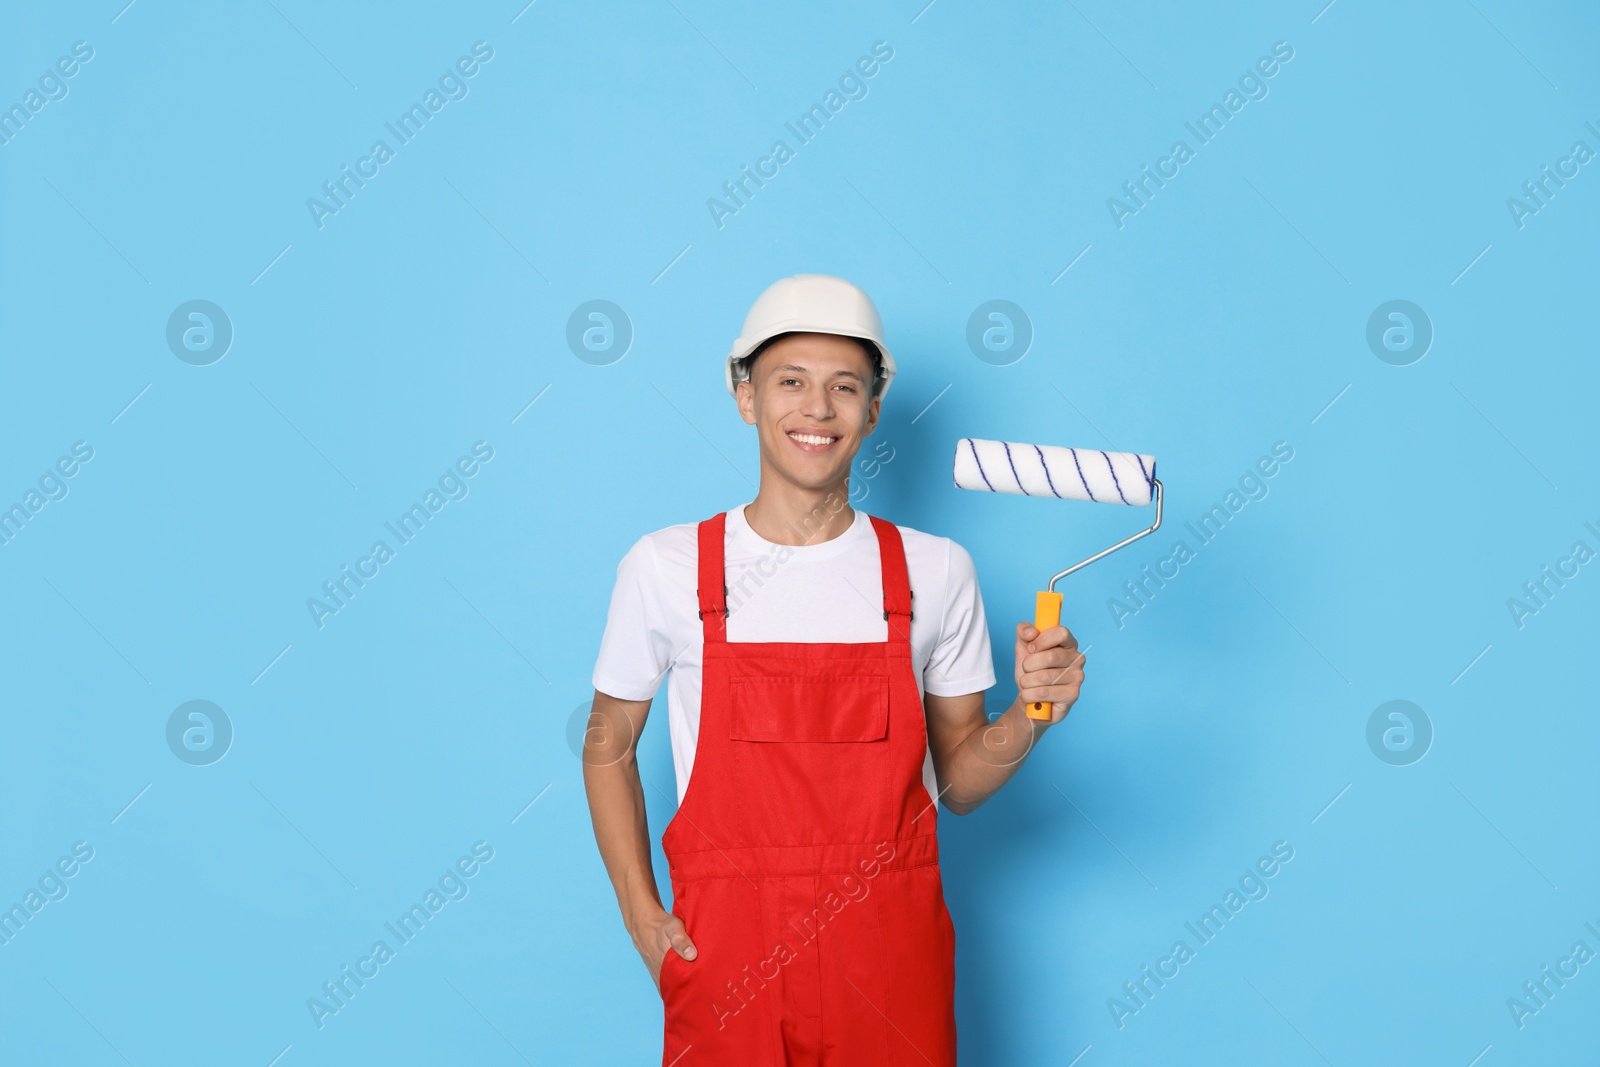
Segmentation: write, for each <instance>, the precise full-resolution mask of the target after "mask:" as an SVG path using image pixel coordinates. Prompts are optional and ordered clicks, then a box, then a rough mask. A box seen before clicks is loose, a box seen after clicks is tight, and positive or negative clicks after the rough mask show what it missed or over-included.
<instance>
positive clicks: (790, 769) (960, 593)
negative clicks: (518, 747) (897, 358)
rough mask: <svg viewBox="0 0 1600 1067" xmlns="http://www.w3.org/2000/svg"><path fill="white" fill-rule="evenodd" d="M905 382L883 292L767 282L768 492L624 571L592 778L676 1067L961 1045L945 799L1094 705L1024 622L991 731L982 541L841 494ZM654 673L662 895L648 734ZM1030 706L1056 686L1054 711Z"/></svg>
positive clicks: (742, 372) (607, 643)
mask: <svg viewBox="0 0 1600 1067" xmlns="http://www.w3.org/2000/svg"><path fill="white" fill-rule="evenodd" d="M894 374H895V362H894V358H893V357H892V356H891V355H890V354H889V350H888V348H887V346H886V345H885V344H884V342H883V331H882V326H881V324H880V321H879V318H878V313H877V310H876V308H874V307H873V305H872V302H871V301H870V300H869V299H868V298H867V295H866V294H865V293H863V292H862V291H861V290H859V289H857V288H856V287H855V286H854V285H851V284H850V283H849V282H847V281H844V280H843V279H840V278H832V277H827V276H823V275H811V274H802V275H797V276H795V277H792V278H784V279H782V280H781V281H779V282H777V283H775V284H774V285H773V286H772V287H771V288H769V289H768V290H767V291H766V292H765V293H763V294H762V295H761V296H760V297H759V298H758V299H757V300H756V302H755V304H754V305H753V306H752V307H751V309H750V313H749V315H748V316H747V317H746V319H745V324H744V330H743V332H742V335H741V336H740V337H739V339H738V340H737V341H735V342H734V345H733V349H732V351H731V352H730V353H729V354H728V358H727V364H726V381H727V386H728V391H729V392H730V393H732V394H733V396H734V398H735V399H736V400H737V401H738V405H739V414H740V415H741V416H742V417H743V418H744V421H745V422H746V423H749V424H750V425H752V426H754V427H755V428H756V436H757V440H758V441H759V444H760V453H761V485H760V489H759V490H758V492H757V493H756V497H755V500H754V501H752V502H751V503H749V504H747V505H745V506H744V507H742V508H737V509H734V510H733V511H730V512H725V513H723V514H721V515H717V516H714V517H713V518H710V519H707V520H706V521H704V522H701V523H698V524H692V525H683V526H672V527H668V528H667V529H665V530H660V531H658V532H656V533H653V534H650V535H648V536H646V537H644V538H642V539H641V540H640V541H639V542H638V543H637V544H635V545H634V546H633V548H632V549H631V550H630V551H629V552H628V555H627V556H626V558H624V559H623V561H622V564H621V566H619V567H618V570H617V585H616V589H615V591H614V592H613V594H612V600H611V609H610V613H609V615H608V618H607V621H606V631H605V637H604V639H603V641H602V644H601V649H600V657H599V661H598V663H597V664H596V666H595V671H594V687H595V695H594V706H593V711H592V713H591V718H590V729H589V734H588V740H587V741H586V744H585V753H584V785H585V789H586V790H587V793H588V797H589V809H590V813H591V816H592V818H593V821H594V829H595V839H596V841H597V842H598V844H599V847H600V854H601V856H602V858H603V859H604V860H605V865H606V870H607V871H608V872H609V874H610V876H611V881H612V884H613V886H614V887H615V889H616V893H617V901H618V903H619V905H620V906H621V909H622V915H623V920H624V922H625V924H626V926H627V929H628V932H629V934H630V935H631V936H632V938H633V944H634V947H635V948H636V949H638V952H639V955H640V956H641V957H642V958H643V959H644V963H645V966H646V968H648V970H649V972H650V975H651V978H652V979H654V980H655V981H656V983H657V985H658V987H659V988H660V990H661V995H662V998H663V1001H664V1004H665V1014H666V1034H665V1045H664V1049H663V1058H662V1062H663V1063H664V1064H677V1065H679V1067H693V1065H696V1064H719V1065H720V1064H728V1065H734V1067H765V1065H771V1067H780V1065H785V1064H834V1065H840V1067H848V1065H856V1064H872V1065H874V1067H881V1065H887V1064H896V1063H911V1062H916V1063H919V1064H920V1063H923V1062H927V1063H931V1064H935V1065H938V1067H944V1065H947V1064H952V1063H954V1062H955V1050H956V1039H955V1016H954V1006H953V1005H954V988H955V974H954V963H955V942H954V931H953V929H952V927H951V923H950V917H949V913H948V912H947V911H946V910H945V904H944V897H943V891H942V887H941V882H940V876H939V866H938V841H937V838H936V837H935V834H934V826H935V822H936V819H937V801H938V800H942V801H943V802H944V805H945V807H947V808H949V809H950V810H951V811H953V812H955V813H957V814H965V813H967V812H970V811H972V810H973V809H974V808H976V807H978V806H979V805H980V804H982V803H983V802H984V801H985V800H987V799H988V798H989V797H990V796H992V795H993V794H994V793H995V791H996V790H998V789H999V788H1000V787H1001V786H1002V785H1004V784H1005V782H1006V781H1007V780H1008V779H1009V778H1010V777H1011V775H1012V774H1014V773H1015V772H1016V769H1017V766H1018V765H1019V764H1020V763H1021V761H1022V758H1023V757H1024V756H1025V755H1026V753H1027V752H1028V751H1030V750H1031V749H1032V747H1033V745H1034V743H1035V742H1036V741H1037V739H1038V736H1039V735H1040V734H1041V733H1042V732H1043V731H1044V730H1046V729H1048V728H1049V726H1050V725H1053V724H1054V723H1058V722H1060V721H1061V720H1062V719H1063V718H1065V717H1066V714H1067V710H1068V708H1070V707H1071V705H1072V703H1073V702H1074V701H1075V700H1077V698H1078V688H1079V686H1080V684H1081V683H1082V681H1083V657H1082V655H1080V654H1079V652H1078V650H1077V642H1076V641H1075V640H1074V639H1073V637H1072V635H1071V634H1070V633H1068V632H1067V630H1066V629H1065V628H1064V627H1059V626H1058V627H1053V628H1051V629H1049V630H1046V631H1044V632H1042V633H1041V632H1039V631H1038V630H1036V629H1035V628H1034V627H1033V626H1032V625H1030V624H1028V623H1020V624H1018V626H1017V630H1016V648H1015V656H1014V658H1015V663H1016V668H1015V678H1016V684H1017V687H1018V690H1019V691H1018V695H1017V698H1016V699H1015V700H1014V701H1012V704H1011V706H1010V708H1008V709H1007V710H1006V712H1005V713H1004V714H1003V715H1002V716H1001V717H1000V718H999V719H997V720H996V721H995V722H994V723H993V724H992V725H991V724H990V723H989V721H988V719H987V717H986V716H985V714H984V694H983V691H984V690H985V689H987V688H989V687H990V686H991V685H993V684H994V682H995V678H994V670H993V666H992V663H991V660H990V650H989V638H988V631H987V628H986V624H985V621H984V612H983V603H982V600H981V599H980V597H979V593H978V582H977V577H976V575H975V573H974V571H973V566H972V560H971V558H970V557H969V556H968V555H967V553H966V552H965V551H964V550H963V549H962V548H961V547H960V546H959V545H956V544H955V543H954V542H952V541H950V540H948V539H946V538H941V537H933V536H931V535H928V534H924V533H919V532H918V531H916V530H911V529H906V528H902V527H897V526H894V525H892V524H890V523H888V522H884V521H883V520H881V519H877V518H871V517H869V516H866V515H864V514H862V513H859V512H857V511H855V510H854V509H853V508H851V507H850V506H849V503H848V494H849V476H850V465H851V463H852V461H853V460H854V458H855V455H856V452H857V450H858V449H859V448H860V447H861V444H862V442H863V441H864V440H865V439H866V438H867V436H868V435H870V434H871V433H872V432H873V429H874V428H875V427H876V426H877V424H878V417H879V414H880V412H881V410H882V404H883V397H884V394H885V393H886V391H887V390H888V387H889V384H890V382H891V381H892V380H893V378H894ZM663 675H667V676H668V690H667V715H668V724H669V731H670V734H671V739H672V752H673V763H674V766H675V768H676V770H677V780H678V799H679V808H678V813H677V815H676V816H675V817H674V818H673V820H672V821H671V823H670V824H669V825H668V826H667V828H666V832H665V834H664V835H663V836H662V847H663V849H664V851H665V853H666V856H667V860H668V864H669V866H670V873H671V879H672V896H673V902H672V910H671V911H670V912H669V911H667V910H665V909H664V908H663V907H662V905H661V900H660V897H659V895H658V894H657V891H656V882H655V876H654V873H653V871H652V870H651V863H650V841H649V831H648V827H647V826H646V823H645V806H644V791H643V789H642V787H641V785H640V780H639V773H638V768H637V765H636V763H635V761H634V750H633V742H634V739H635V738H637V737H638V736H639V733H640V731H641V730H642V729H643V728H644V723H645V716H646V714H647V713H648V711H649V709H650V701H651V699H652V698H653V697H654V695H655V693H656V691H657V687H658V686H659V684H660V681H661V678H662V676H663ZM1028 702H1049V703H1051V704H1052V716H1051V718H1050V720H1049V721H1048V722H1044V721H1036V720H1032V719H1029V718H1028V717H1027V716H1026V715H1025V713H1024V711H1023V705H1024V704H1025V703H1028Z"/></svg>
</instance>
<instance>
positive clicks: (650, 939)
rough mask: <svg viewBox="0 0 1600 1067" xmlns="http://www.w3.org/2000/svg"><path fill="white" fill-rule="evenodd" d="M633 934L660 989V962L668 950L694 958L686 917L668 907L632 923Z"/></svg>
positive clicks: (641, 954) (687, 958)
mask: <svg viewBox="0 0 1600 1067" xmlns="http://www.w3.org/2000/svg"><path fill="white" fill-rule="evenodd" d="M631 933H632V935H633V947H634V948H636V949H638V950H639V955H640V957H641V958H642V959H643V960H644V965H645V968H646V969H647V970H649V972H650V980H651V981H653V982H655V984H656V989H657V991H659V990H660V989H661V964H662V962H663V961H664V960H665V959H666V958H667V953H668V952H669V951H671V952H676V953H677V954H678V955H679V956H681V957H683V958H684V959H686V960H692V959H694V957H695V947H694V942H693V941H691V940H690V939H689V931H688V930H686V929H684V925H683V920H682V919H680V918H678V917H677V916H676V915H674V914H672V912H670V911H667V910H665V909H661V910H660V911H659V912H658V913H656V914H654V915H652V916H651V917H650V918H648V919H644V920H642V921H640V922H637V923H634V924H631Z"/></svg>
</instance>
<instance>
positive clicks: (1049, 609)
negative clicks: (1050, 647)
mask: <svg viewBox="0 0 1600 1067" xmlns="http://www.w3.org/2000/svg"><path fill="white" fill-rule="evenodd" d="M1033 625H1034V626H1036V627H1038V628H1039V631H1040V632H1041V633H1043V632H1044V631H1045V630H1048V629H1050V627H1052V626H1060V625H1061V594H1060V593H1038V594H1036V595H1035V597H1034V601H1033ZM1026 710H1027V712H1028V718H1030V719H1043V720H1044V721H1046V722H1048V721H1049V720H1050V705H1049V704H1047V703H1045V704H1029V705H1028V707H1027V709H1026Z"/></svg>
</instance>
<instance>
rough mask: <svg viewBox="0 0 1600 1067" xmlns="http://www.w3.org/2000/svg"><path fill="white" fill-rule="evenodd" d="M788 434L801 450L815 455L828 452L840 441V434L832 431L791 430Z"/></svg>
mask: <svg viewBox="0 0 1600 1067" xmlns="http://www.w3.org/2000/svg"><path fill="white" fill-rule="evenodd" d="M787 436H788V438H789V440H791V441H793V442H794V443H795V445H796V446H797V447H798V448H799V449H800V451H802V452H809V453H812V454H813V455H816V454H818V453H822V452H826V451H828V450H829V449H831V448H832V447H833V446H834V445H836V444H838V443H839V435H838V434H831V433H817V432H814V431H806V430H789V431H788V432H787Z"/></svg>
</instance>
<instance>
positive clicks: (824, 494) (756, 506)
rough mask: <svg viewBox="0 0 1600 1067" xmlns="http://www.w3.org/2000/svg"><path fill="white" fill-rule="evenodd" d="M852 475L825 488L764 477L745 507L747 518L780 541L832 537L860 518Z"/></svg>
mask: <svg viewBox="0 0 1600 1067" xmlns="http://www.w3.org/2000/svg"><path fill="white" fill-rule="evenodd" d="M849 477H850V476H849V474H848V473H846V474H845V476H844V477H843V478H841V479H840V480H839V482H838V483H837V484H836V485H832V486H829V487H827V488H823V489H807V488H803V487H801V486H798V485H794V484H792V483H786V482H779V481H777V480H776V479H772V478H763V479H761V488H760V489H759V490H758V491H757V492H756V498H755V500H754V501H752V502H751V503H750V504H749V505H747V506H746V507H745V509H744V518H745V521H746V522H748V523H749V524H750V529H752V530H754V531H755V532H756V533H757V534H758V535H759V536H760V537H761V538H763V539H764V540H767V541H771V542H772V543H773V544H777V545H815V544H820V543H822V542H823V541H832V540H833V539H834V538H835V537H838V536H839V535H840V534H842V533H844V532H845V531H846V530H848V529H849V528H850V526H851V524H852V523H854V522H855V521H856V513H855V510H854V509H853V508H851V507H850V481H849Z"/></svg>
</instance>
